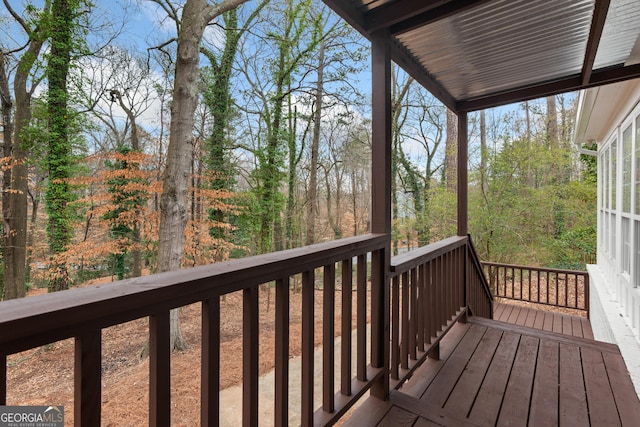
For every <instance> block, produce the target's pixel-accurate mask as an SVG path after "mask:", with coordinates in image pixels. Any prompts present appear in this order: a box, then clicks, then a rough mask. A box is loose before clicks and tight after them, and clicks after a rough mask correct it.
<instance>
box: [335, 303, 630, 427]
mask: <svg viewBox="0 0 640 427" xmlns="http://www.w3.org/2000/svg"><path fill="white" fill-rule="evenodd" d="M523 316H524V315H523ZM528 316H529V313H527V316H526V317H525V319H526V318H528ZM498 317H499V316H498ZM518 317H519V314H518ZM536 318H537V317H536ZM545 318H546V317H545ZM530 322H531V321H529V323H530ZM538 322H540V321H538ZM561 323H562V322H561ZM535 324H536V321H535V320H534V326H535ZM538 324H540V323H538ZM541 324H542V325H544V324H545V322H544V321H541ZM554 324H555V322H554ZM562 324H563V325H564V323H562ZM587 325H588V322H587ZM543 329H544V328H539V329H533V328H531V327H528V326H524V325H512V324H507V323H505V322H501V321H495V320H487V319H481V318H470V319H469V322H468V323H466V324H457V325H455V326H454V328H453V329H452V330H451V331H450V332H449V334H447V336H446V337H445V338H444V339H443V341H442V342H441V349H440V357H441V358H440V359H439V360H434V359H427V360H426V361H425V363H424V364H423V365H422V366H421V367H420V368H419V369H418V370H417V371H416V372H415V373H414V375H413V377H412V378H411V379H410V380H409V381H408V382H407V383H406V384H405V385H404V386H403V387H402V388H401V389H400V390H399V391H395V392H392V394H391V397H390V399H389V400H388V401H380V400H378V399H375V398H369V399H368V400H367V401H366V402H365V403H363V405H362V406H361V407H360V409H359V410H358V411H357V412H356V413H355V414H354V415H353V416H352V417H351V418H350V419H349V420H347V421H346V423H345V425H350V426H376V425H377V426H418V427H424V426H437V425H443V426H465V425H473V426H494V425H500V426H501V425H522V426H526V425H529V426H543V425H546V426H557V425H571V426H583V425H584V426H588V425H592V426H605V425H606V426H616V425H623V426H635V427H637V426H638V425H640V401H639V400H638V396H637V395H636V393H635V390H634V388H633V385H632V383H631V379H630V378H629V375H628V373H627V370H626V367H625V364H624V361H623V359H622V357H621V356H620V352H619V349H618V347H617V346H615V345H612V344H607V343H600V342H596V341H593V340H591V339H588V338H584V337H574V336H569V335H563V334H560V333H557V332H553V331H546V330H543ZM574 330H575V331H576V333H577V332H578V330H579V331H581V332H580V333H582V334H583V335H584V331H585V328H584V326H583V325H581V326H580V327H579V328H578V327H577V325H574V324H573V323H571V331H572V334H573V331H574ZM567 331H568V329H567ZM589 331H590V328H589Z"/></svg>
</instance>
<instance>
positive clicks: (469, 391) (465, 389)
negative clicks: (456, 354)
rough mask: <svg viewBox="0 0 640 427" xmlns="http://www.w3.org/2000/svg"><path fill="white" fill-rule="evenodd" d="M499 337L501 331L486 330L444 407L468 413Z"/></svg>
mask: <svg viewBox="0 0 640 427" xmlns="http://www.w3.org/2000/svg"><path fill="white" fill-rule="evenodd" d="M501 338H502V331H498V330H496V329H488V330H487V332H486V333H485V334H484V336H483V337H482V340H480V344H479V345H478V347H477V349H476V351H475V352H474V353H473V356H471V359H470V360H469V363H468V365H467V367H466V368H465V370H464V372H463V373H462V375H461V376H460V380H459V381H458V383H457V384H456V385H455V387H454V389H453V391H452V392H451V394H450V395H449V398H448V399H447V402H446V404H445V405H444V407H445V408H446V409H448V410H450V411H452V412H455V413H459V414H464V415H465V416H466V415H467V414H468V413H469V411H470V410H471V406H472V405H473V402H474V400H475V399H476V395H477V393H478V390H479V389H480V386H481V385H482V380H483V379H484V376H485V374H486V372H487V369H488V368H489V365H490V364H491V360H492V359H493V355H494V354H495V352H496V350H497V348H498V344H500V339H501Z"/></svg>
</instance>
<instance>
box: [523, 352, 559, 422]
mask: <svg viewBox="0 0 640 427" xmlns="http://www.w3.org/2000/svg"><path fill="white" fill-rule="evenodd" d="M559 352H560V347H559V343H557V342H554V341H549V340H542V341H541V342H540V348H539V350H538V363H537V365H536V375H535V379H534V382H533V393H532V395H531V412H530V414H529V425H532V426H548V427H553V426H557V425H558V410H557V408H558V375H559V372H558V355H559Z"/></svg>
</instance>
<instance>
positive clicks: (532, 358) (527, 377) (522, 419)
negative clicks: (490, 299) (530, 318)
mask: <svg viewBox="0 0 640 427" xmlns="http://www.w3.org/2000/svg"><path fill="white" fill-rule="evenodd" d="M539 343H540V340H538V339H537V338H535V337H530V336H522V337H521V338H520V344H519V345H518V351H517V352H516V356H515V360H514V362H513V367H512V368H511V375H510V376H509V382H508V383H507V389H506V390H505V394H504V398H503V401H502V408H501V410H500V415H499V416H498V423H497V425H498V426H513V425H524V426H526V425H527V418H528V414H529V406H530V403H531V402H530V397H531V388H532V387H533V376H534V373H535V368H536V360H537V357H538V345H539Z"/></svg>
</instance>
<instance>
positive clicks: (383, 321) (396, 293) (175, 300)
mask: <svg viewBox="0 0 640 427" xmlns="http://www.w3.org/2000/svg"><path fill="white" fill-rule="evenodd" d="M388 248H389V237H388V236H387V235H375V234H369V235H365V236H359V237H353V238H348V239H342V240H338V241H333V242H327V243H322V244H318V245H312V246H307V247H303V248H299V249H292V250H288V251H282V252H276V253H270V254H266V255H260V256H254V257H250V258H245V259H240V260H234V261H230V262H224V263H218V264H212V265H207V266H202V267H196V268H191V269H186V270H180V271H174V272H168V273H161V274H156V275H152V276H145V277H139V278H135V279H128V280H123V281H119V282H114V283H110V284H106V285H97V286H91V287H86V288H77V289H72V290H68V291H64V292H58V293H52V294H46V295H40V296H34V297H29V298H23V299H19V300H11V301H5V302H2V303H1V307H0V365H1V366H0V405H5V404H6V403H7V393H9V395H10V394H11V390H7V357H8V356H10V355H12V354H15V353H18V352H21V351H25V350H29V349H33V348H38V347H40V346H43V345H46V344H49V343H53V342H56V341H59V340H62V339H67V338H75V356H74V357H75V362H74V379H73V381H74V385H73V388H74V411H73V418H74V424H75V425H78V426H95V425H99V424H100V422H101V416H102V413H101V412H102V408H101V403H102V399H101V392H102V390H101V388H102V374H101V365H102V362H103V359H102V345H103V343H102V341H103V338H102V331H103V330H104V329H105V328H108V327H111V326H114V325H118V324H122V323H125V322H128V321H131V320H135V319H140V318H147V317H148V318H149V424H150V425H152V426H164V425H170V423H171V407H172V404H171V387H170V378H171V375H170V371H171V364H170V351H169V338H170V311H171V310H172V309H175V308H179V307H183V306H186V305H190V304H193V303H200V305H201V314H202V329H201V346H202V347H201V348H202V350H201V366H200V370H201V371H200V382H201V396H200V424H201V425H203V426H208V425H218V424H219V422H220V420H219V414H220V377H221V374H220V372H221V366H220V352H221V319H220V308H221V301H222V299H223V298H224V296H225V295H227V294H229V293H231V292H236V291H241V292H242V295H243V304H242V307H238V309H241V310H242V313H243V320H242V335H243V338H242V339H243V351H242V355H241V356H240V355H238V357H242V361H243V362H242V387H243V393H242V418H243V425H246V426H257V425H258V423H259V421H260V422H263V421H264V422H269V421H268V420H259V418H258V417H259V415H258V413H259V412H258V402H259V399H260V396H259V395H258V390H259V387H258V376H259V365H258V362H259V361H258V358H259V356H258V355H259V347H260V335H259V323H260V320H259V319H260V311H259V308H260V307H259V292H260V287H261V286H264V285H267V286H274V287H275V314H274V318H275V327H274V329H275V338H274V342H275V357H274V364H275V375H274V378H275V380H274V385H273V387H274V399H273V408H272V409H273V420H272V421H273V423H274V424H275V425H287V424H288V421H289V416H290V415H291V414H290V413H289V406H290V400H291V399H290V389H289V386H290V381H289V371H290V367H289V360H290V358H291V357H292V356H291V354H290V350H289V343H290V336H289V335H290V328H289V323H290V320H291V319H290V295H291V292H294V290H292V289H291V286H290V284H291V281H292V278H295V280H297V279H298V278H301V281H302V286H301V287H300V292H301V294H302V295H301V299H302V304H301V317H302V319H301V323H302V325H301V326H302V328H301V329H302V332H301V335H302V337H301V338H302V346H301V347H302V348H301V354H302V356H301V359H302V360H301V370H302V374H301V379H300V384H299V385H300V390H301V396H300V402H299V403H298V405H299V411H298V414H299V415H300V417H299V419H300V423H301V424H302V425H326V424H332V423H334V422H335V421H337V420H338V419H339V418H340V417H342V416H343V415H344V413H346V411H347V410H348V409H349V408H350V407H351V406H353V404H354V403H355V402H356V401H358V400H359V399H360V398H361V397H362V396H363V395H364V394H365V392H367V391H368V390H370V391H371V393H372V395H374V396H377V397H382V398H384V397H385V396H387V395H388V393H389V390H390V387H396V386H398V385H399V384H401V382H402V381H403V379H406V378H407V376H408V375H410V374H411V372H412V369H414V368H415V367H417V365H418V364H419V363H421V360H424V359H425V358H426V357H427V355H431V356H433V357H438V352H439V341H440V339H441V338H442V337H443V336H444V334H446V333H447V331H448V330H449V328H450V327H451V326H452V325H453V323H454V322H455V321H457V320H464V319H466V315H467V313H468V312H469V311H471V312H472V313H473V314H477V315H486V317H491V313H492V310H491V294H490V291H489V288H488V286H487V285H486V282H484V279H483V277H482V271H481V270H480V269H479V262H478V261H477V257H476V256H475V252H474V250H473V247H472V245H471V244H470V240H469V239H468V238H467V237H453V238H450V239H446V240H444V241H442V242H439V243H435V244H432V245H429V246H427V247H424V248H421V249H418V250H416V251H414V252H411V253H409V254H405V255H402V256H399V257H395V258H393V259H392V260H391V262H390V264H389V265H390V269H389V270H385V265H387V262H385V260H386V259H389V258H387V257H389V254H388V253H387V252H386V251H387V249H388ZM316 275H317V276H318V281H317V282H318V283H316ZM387 279H389V280H387ZM320 289H321V291H320V294H321V295H322V296H321V297H320V298H322V304H319V305H321V306H322V309H321V314H318V313H319V312H318V313H315V310H314V308H315V307H316V304H315V301H314V299H315V294H316V292H317V291H318V290H320ZM339 291H341V294H340V292H339ZM354 296H355V300H356V301H355V304H354V303H353V297H354ZM340 298H341V300H340ZM369 300H370V302H369ZM337 301H339V304H336V302H337ZM319 303H320V301H319ZM337 305H339V306H340V307H341V308H340V312H338V313H336V311H337V310H336V307H337ZM354 309H355V313H354V312H353V310H354ZM316 317H318V318H316ZM336 318H340V319H341V320H340V321H339V322H338V321H336ZM354 319H355V323H356V328H355V329H356V330H355V338H353V339H352V330H353V325H352V321H354ZM319 324H321V325H322V326H321V330H322V350H321V351H322V353H321V355H322V356H321V357H322V362H321V364H322V369H321V371H322V375H321V380H320V379H319V378H318V379H316V370H315V367H314V351H317V350H316V348H315V343H316V340H315V337H314V334H315V332H314V331H315V330H316V326H317V325H319ZM368 327H369V328H370V332H367V329H368ZM336 329H339V333H338V334H339V335H341V344H340V348H339V349H337V348H335V345H336V344H335V343H336V341H335V336H336V335H338V334H337V333H336V332H337V331H336ZM353 341H355V342H353ZM336 353H337V354H338V356H336ZM336 359H339V364H338V365H337V366H338V367H337V368H336V367H335V366H334V364H335V362H336V361H337V360H336ZM352 359H353V360H354V362H352ZM352 365H353V366H352ZM320 381H321V383H322V386H321V390H322V391H321V393H320V394H321V395H318V396H314V385H317V384H318V383H320ZM296 400H297V398H296ZM296 403H297V402H296Z"/></svg>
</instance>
